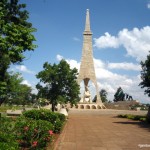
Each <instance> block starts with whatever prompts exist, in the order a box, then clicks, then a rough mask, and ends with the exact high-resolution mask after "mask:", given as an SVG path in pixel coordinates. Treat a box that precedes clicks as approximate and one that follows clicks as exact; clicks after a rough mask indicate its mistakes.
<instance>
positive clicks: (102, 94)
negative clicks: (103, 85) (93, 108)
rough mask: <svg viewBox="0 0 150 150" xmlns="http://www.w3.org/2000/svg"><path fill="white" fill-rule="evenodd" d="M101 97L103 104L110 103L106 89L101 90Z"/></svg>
mask: <svg viewBox="0 0 150 150" xmlns="http://www.w3.org/2000/svg"><path fill="white" fill-rule="evenodd" d="M99 95H100V98H101V100H102V102H103V103H105V102H107V101H108V100H107V95H108V93H107V91H106V90H105V89H101V90H100V91H99ZM96 100H97V95H95V97H94V99H93V102H96Z"/></svg>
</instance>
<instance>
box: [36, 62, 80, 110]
mask: <svg viewBox="0 0 150 150" xmlns="http://www.w3.org/2000/svg"><path fill="white" fill-rule="evenodd" d="M43 68H44V70H43V71H41V72H39V73H38V74H37V75H36V77H37V78H38V79H40V83H38V84H37V86H36V87H37V89H38V95H39V97H44V98H47V99H48V100H49V101H50V103H51V104H52V111H54V109H55V106H56V105H57V103H58V101H60V100H61V101H63V102H65V103H67V102H68V101H69V102H71V103H74V102H76V101H78V100H79V96H78V95H79V85H78V84H77V82H76V79H77V74H78V72H77V69H76V68H74V69H70V66H69V64H68V63H67V62H66V61H65V60H61V61H60V63H59V64H53V65H51V64H49V63H48V62H46V63H44V65H43Z"/></svg>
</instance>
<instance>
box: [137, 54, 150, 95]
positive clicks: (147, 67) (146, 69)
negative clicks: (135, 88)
mask: <svg viewBox="0 0 150 150" xmlns="http://www.w3.org/2000/svg"><path fill="white" fill-rule="evenodd" d="M141 66H142V71H141V79H142V82H141V83H140V84H139V86H141V88H146V89H145V91H144V94H147V95H148V96H149V97H150V54H149V55H148V56H147V59H146V60H145V61H144V62H141Z"/></svg>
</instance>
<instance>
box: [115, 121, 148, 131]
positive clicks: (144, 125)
mask: <svg viewBox="0 0 150 150" xmlns="http://www.w3.org/2000/svg"><path fill="white" fill-rule="evenodd" d="M113 123H118V124H125V125H135V126H139V127H140V128H144V129H146V130H148V131H149V132H150V123H147V122H143V121H119V122H113Z"/></svg>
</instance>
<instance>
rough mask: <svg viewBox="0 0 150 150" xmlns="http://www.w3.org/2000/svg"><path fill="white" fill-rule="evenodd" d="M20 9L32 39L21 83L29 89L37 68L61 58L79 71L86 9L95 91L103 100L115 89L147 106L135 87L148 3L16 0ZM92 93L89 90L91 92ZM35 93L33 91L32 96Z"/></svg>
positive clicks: (149, 23) (149, 26)
mask: <svg viewBox="0 0 150 150" xmlns="http://www.w3.org/2000/svg"><path fill="white" fill-rule="evenodd" d="M20 2H21V3H26V4H27V7H26V9H27V10H28V12H29V16H30V18H29V21H30V22H31V23H32V24H33V27H35V28H36V29H37V32H35V33H34V35H35V37H36V42H35V44H37V45H38V48H36V49H35V51H34V52H26V53H25V56H26V59H25V60H24V62H23V64H22V65H20V66H11V68H12V69H13V70H14V71H20V72H21V73H22V75H23V77H24V79H25V80H24V83H26V84H28V85H31V86H32V87H33V89H34V87H35V85H36V84H37V82H38V80H37V79H36V77H35V74H37V73H38V72H39V71H41V70H42V66H43V63H44V62H46V61H48V62H49V63H52V64H53V63H58V62H59V61H60V60H61V59H62V58H64V59H65V60H66V61H67V62H68V63H69V64H70V65H71V67H77V68H78V69H79V66H80V60H81V54H82V42H83V41H82V40H83V35H82V34H83V31H84V27H85V15H86V9H89V10H90V22H91V30H92V33H93V53H94V62H95V70H96V76H97V80H98V85H99V88H100V89H101V88H104V89H106V90H107V92H108V98H109V100H113V95H114V93H115V92H116V90H117V88H118V87H119V86H121V87H122V89H123V90H124V92H125V93H128V94H130V95H132V96H133V98H134V99H136V100H139V101H140V102H145V103H150V99H149V98H148V96H146V95H144V94H143V93H144V90H143V89H141V88H140V87H139V86H138V84H139V83H140V81H141V80H140V70H141V68H140V65H139V64H140V61H141V60H145V59H146V56H147V54H148V51H149V50H150V42H149V41H150V1H148V0H113V1H112V0H20ZM91 87H92V86H91ZM34 91H35V90H34Z"/></svg>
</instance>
